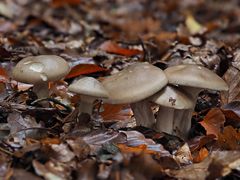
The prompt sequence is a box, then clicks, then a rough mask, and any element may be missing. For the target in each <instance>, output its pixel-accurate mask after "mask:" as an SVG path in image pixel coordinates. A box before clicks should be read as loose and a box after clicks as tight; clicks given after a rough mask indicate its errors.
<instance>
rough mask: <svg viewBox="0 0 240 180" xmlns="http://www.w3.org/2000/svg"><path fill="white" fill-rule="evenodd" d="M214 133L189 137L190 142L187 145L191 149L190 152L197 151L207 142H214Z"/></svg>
mask: <svg viewBox="0 0 240 180" xmlns="http://www.w3.org/2000/svg"><path fill="white" fill-rule="evenodd" d="M215 137H216V136H215V135H213V134H210V135H207V136H198V137H195V138H194V139H191V141H190V142H188V144H189V147H190V149H191V152H192V153H193V152H195V151H198V150H199V149H201V148H203V147H204V146H206V145H207V144H212V143H214V142H215Z"/></svg>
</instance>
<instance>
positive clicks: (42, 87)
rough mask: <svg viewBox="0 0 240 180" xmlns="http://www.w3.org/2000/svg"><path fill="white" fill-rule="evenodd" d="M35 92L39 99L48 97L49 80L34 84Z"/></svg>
mask: <svg viewBox="0 0 240 180" xmlns="http://www.w3.org/2000/svg"><path fill="white" fill-rule="evenodd" d="M33 92H34V93H35V94H36V95H37V97H38V98H39V99H43V98H47V97H48V96H49V89H48V82H47V81H46V82H45V81H43V82H41V83H37V84H34V86H33Z"/></svg>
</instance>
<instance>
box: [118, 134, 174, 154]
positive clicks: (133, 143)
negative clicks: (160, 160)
mask: <svg viewBox="0 0 240 180" xmlns="http://www.w3.org/2000/svg"><path fill="white" fill-rule="evenodd" d="M121 132H122V133H124V134H126V136H127V142H126V146H125V147H126V149H127V147H129V149H128V150H129V151H131V150H132V151H134V150H136V151H138V152H139V151H141V150H140V149H141V148H144V149H143V151H144V152H146V153H150V154H151V153H154V154H157V153H158V154H160V155H162V156H170V153H169V152H168V151H167V150H165V149H164V147H163V146H162V145H161V144H156V143H155V142H154V141H153V140H152V139H150V138H145V136H144V135H143V134H142V133H140V132H138V131H121ZM122 145H123V144H122ZM143 145H146V147H145V146H143ZM123 146H124V145H123ZM135 148H136V149H135Z"/></svg>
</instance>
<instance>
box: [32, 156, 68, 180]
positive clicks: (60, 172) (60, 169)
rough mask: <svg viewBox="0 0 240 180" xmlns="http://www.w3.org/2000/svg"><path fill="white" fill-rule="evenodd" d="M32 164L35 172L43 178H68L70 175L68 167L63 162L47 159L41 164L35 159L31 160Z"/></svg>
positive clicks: (59, 179) (56, 179) (57, 179)
mask: <svg viewBox="0 0 240 180" xmlns="http://www.w3.org/2000/svg"><path fill="white" fill-rule="evenodd" d="M32 164H33V168H34V170H35V172H36V174H38V175H39V176H42V177H44V179H48V180H52V179H55V180H61V179H68V178H69V177H70V176H71V170H70V167H67V165H65V164H63V163H58V162H55V161H48V162H46V163H45V164H41V163H40V162H38V161H37V160H33V162H32Z"/></svg>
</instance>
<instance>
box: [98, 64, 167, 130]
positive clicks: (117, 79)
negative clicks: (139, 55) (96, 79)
mask: <svg viewBox="0 0 240 180" xmlns="http://www.w3.org/2000/svg"><path fill="white" fill-rule="evenodd" d="M102 84H103V86H104V87H105V88H106V90H107V91H108V92H109V99H107V100H106V102H107V103H111V104H126V103H127V104H128V103H129V104H130V106H131V108H132V110H133V113H134V116H135V119H136V122H137V125H141V126H145V127H152V126H153V125H154V123H155V118H154V116H153V113H152V110H151V106H150V103H149V100H147V98H148V97H150V96H151V95H153V94H155V93H156V92H158V91H159V90H160V89H161V88H163V87H164V86H165V85H166V84H167V78H166V76H165V74H164V73H163V71H162V70H160V69H159V68H157V67H155V66H153V65H151V64H149V63H135V64H132V65H130V66H128V67H127V68H125V69H124V70H122V71H120V72H117V73H115V74H113V75H111V76H109V77H106V78H105V79H104V80H103V81H102Z"/></svg>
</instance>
